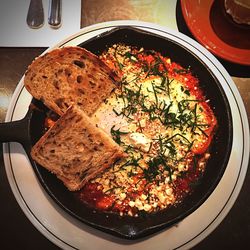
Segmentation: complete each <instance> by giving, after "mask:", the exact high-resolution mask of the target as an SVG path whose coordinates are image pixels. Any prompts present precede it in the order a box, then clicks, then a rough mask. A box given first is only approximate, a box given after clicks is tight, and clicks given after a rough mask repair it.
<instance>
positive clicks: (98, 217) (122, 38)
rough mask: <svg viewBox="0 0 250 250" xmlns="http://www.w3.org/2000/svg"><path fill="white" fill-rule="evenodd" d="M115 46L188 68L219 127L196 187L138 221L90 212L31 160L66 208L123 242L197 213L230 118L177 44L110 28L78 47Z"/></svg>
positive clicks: (40, 115) (35, 119)
mask: <svg viewBox="0 0 250 250" xmlns="http://www.w3.org/2000/svg"><path fill="white" fill-rule="evenodd" d="M114 43H126V44H128V45H135V46H138V47H144V48H146V49H154V50H156V51H159V52H160V53H162V54H163V55H166V56H169V57H170V58H171V59H172V61H175V62H177V63H179V64H180V65H182V66H183V67H188V66H191V71H192V72H193V74H194V75H196V76H197V77H198V78H199V79H200V86H201V88H202V89H203V91H204V93H205V95H206V96H207V98H208V99H210V104H211V106H212V107H213V108H214V113H215V115H216V117H217V119H218V124H219V126H218V130H217V132H216V135H215V140H214V142H213V144H212V146H211V158H210V159H209V161H208V164H207V168H206V171H205V173H204V176H203V178H202V181H201V183H200V184H199V186H198V188H196V189H195V191H194V192H193V193H192V194H191V195H190V196H188V197H187V198H185V199H184V201H183V202H182V203H181V204H179V205H178V206H176V207H172V208H170V209H167V210H163V211H162V212H159V213H157V214H151V215H146V214H145V215H144V216H141V217H136V218H134V217H133V218H132V217H129V216H125V217H120V216H119V215H117V214H111V213H105V212H98V211H93V209H92V208H89V207H88V206H86V205H84V204H83V203H82V202H80V201H79V200H78V199H77V198H76V195H75V193H74V192H69V191H68V190H67V189H66V188H65V186H64V185H63V184H62V183H61V182H60V181H59V180H58V179H57V178H56V177H55V176H54V175H52V174H50V173H49V172H48V171H47V170H45V169H44V168H42V167H41V166H39V165H37V164H36V163H35V162H34V161H32V159H31V162H32V164H33V166H34V169H35V171H36V173H37V175H38V177H39V179H40V181H41V183H42V185H43V186H44V188H45V189H46V191H47V192H48V193H49V195H50V196H51V197H52V198H53V199H54V200H55V201H56V202H57V203H58V204H59V205H60V206H61V207H62V208H63V209H64V210H66V211H67V212H69V213H70V214H71V215H73V216H75V217H76V218H78V219H79V220H81V221H83V222H84V223H86V224H88V225H91V226H93V227H95V228H97V229H100V230H102V231H105V232H108V233H111V234H113V235H116V236H119V237H122V238H127V239H137V238H141V237H144V236H147V235H150V234H153V233H155V232H158V231H160V230H161V229H163V228H166V227H169V226H171V225H173V224H174V223H177V222H178V221H180V220H182V219H183V218H185V217H186V216H187V215H189V214H190V213H192V212H193V211H194V210H195V209H197V208H198V207H199V206H200V205H201V204H202V203H203V202H204V201H205V200H206V199H207V198H208V196H209V195H210V194H211V193H212V191H213V190H214V188H215V187H216V185H217V184H218V182H219V180H220V179H221V177H222V175H223V173H224V171H225V168H226V166H227V162H228V159H229V155H230V152H231V144H232V118H231V111H230V107H229V104H228V101H227V99H226V96H225V93H224V91H223V89H222V87H221V86H220V84H219V82H218V80H217V79H216V78H215V76H214V75H213V73H212V72H211V71H210V70H209V69H208V68H207V66H206V65H205V64H204V63H203V62H202V61H201V60H200V59H199V58H198V57H197V56H196V55H195V54H193V53H192V52H191V51H189V50H187V49H186V48H185V47H183V46H182V45H180V44H177V43H176V42H175V41H172V40H169V39H167V38H164V37H160V36H157V35H155V34H151V33H148V32H144V31H140V30H137V29H134V28H131V27H127V28H117V29H114V30H112V31H109V32H107V33H104V34H102V35H100V36H97V37H95V38H93V39H90V40H88V41H86V42H84V43H82V44H79V46H81V47H84V48H86V49H88V50H90V51H92V52H93V53H95V54H100V53H102V52H103V51H104V50H105V49H106V48H107V47H108V46H110V45H112V44H114ZM33 101H34V103H35V105H38V106H39V108H40V109H41V112H34V114H33V116H32V118H31V122H30V136H31V143H32V144H34V143H35V142H36V141H37V140H38V139H39V138H40V137H41V135H42V131H43V119H44V112H46V111H47V109H46V108H45V107H44V106H43V105H42V104H41V103H39V102H37V101H36V100H33ZM29 150H30V149H28V151H29ZM208 212H209V211H208Z"/></svg>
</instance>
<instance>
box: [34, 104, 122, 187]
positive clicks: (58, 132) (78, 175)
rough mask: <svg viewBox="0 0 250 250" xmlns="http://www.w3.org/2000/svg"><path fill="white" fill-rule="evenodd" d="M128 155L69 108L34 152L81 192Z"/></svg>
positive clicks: (40, 161)
mask: <svg viewBox="0 0 250 250" xmlns="http://www.w3.org/2000/svg"><path fill="white" fill-rule="evenodd" d="M125 155H126V154H125V153H124V152H123V149H122V148H121V147H120V146H119V145H118V144H116V143H115V142H114V141H113V140H112V138H111V137H110V136H109V135H107V134H106V133H105V132H104V131H103V130H102V129H100V128H98V127H96V126H95V124H93V122H92V120H91V118H89V117H88V116H87V115H86V114H85V113H84V112H83V111H82V110H81V109H79V107H77V106H71V107H69V108H68V110H67V111H66V112H65V113H64V115H62V116H61V117H60V118H59V119H58V120H57V122H56V123H55V124H54V126H53V127H51V128H50V129H49V130H48V131H47V132H46V133H45V134H44V135H43V136H42V137H41V138H40V140H39V141H38V142H37V143H36V144H35V145H34V146H33V148H32V150H31V156H32V158H33V159H34V160H35V161H36V162H37V163H39V164H40V165H41V166H43V167H45V168H46V169H48V170H49V171H51V172H52V173H54V174H56V176H57V177H58V178H59V179H60V180H62V181H63V183H64V184H65V186H66V187H67V188H68V189H69V190H70V191H75V190H79V189H80V188H81V187H83V186H84V184H85V183H86V182H87V181H88V180H90V179H91V178H93V177H95V176H96V175H97V174H98V173H100V172H101V171H103V170H104V169H105V168H107V167H109V166H110V165H112V164H113V163H114V162H115V161H116V160H117V159H119V158H121V157H124V156H125Z"/></svg>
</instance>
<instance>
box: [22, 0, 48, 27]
mask: <svg viewBox="0 0 250 250" xmlns="http://www.w3.org/2000/svg"><path fill="white" fill-rule="evenodd" d="M26 22H27V24H28V26H29V27H30V28H32V29H38V28H40V27H42V26H43V24H44V12H43V3H42V0H30V5H29V10H28V14H27V18H26Z"/></svg>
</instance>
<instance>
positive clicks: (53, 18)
mask: <svg viewBox="0 0 250 250" xmlns="http://www.w3.org/2000/svg"><path fill="white" fill-rule="evenodd" d="M61 9H62V1H61V0H50V1H49V18H48V23H49V25H50V26H51V28H54V29H58V28H59V27H60V26H61V16H62V10H61Z"/></svg>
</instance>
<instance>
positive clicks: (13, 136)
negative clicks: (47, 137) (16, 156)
mask: <svg viewBox="0 0 250 250" xmlns="http://www.w3.org/2000/svg"><path fill="white" fill-rule="evenodd" d="M31 116H32V112H31V110H29V111H28V113H27V114H26V116H25V117H24V118H23V119H21V120H18V121H13V122H5V123H0V142H19V143H21V144H22V145H23V146H24V145H25V144H27V143H28V142H29V141H30V135H29V130H30V119H31Z"/></svg>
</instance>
